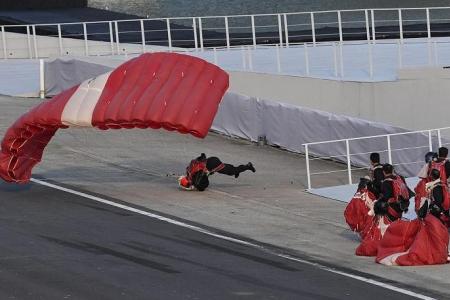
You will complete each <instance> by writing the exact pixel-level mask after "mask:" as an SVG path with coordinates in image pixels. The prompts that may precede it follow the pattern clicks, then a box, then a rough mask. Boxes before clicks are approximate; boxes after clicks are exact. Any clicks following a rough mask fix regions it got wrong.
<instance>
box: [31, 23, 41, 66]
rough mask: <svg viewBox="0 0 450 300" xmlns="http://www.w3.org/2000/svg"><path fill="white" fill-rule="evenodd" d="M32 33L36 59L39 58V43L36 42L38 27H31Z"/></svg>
mask: <svg viewBox="0 0 450 300" xmlns="http://www.w3.org/2000/svg"><path fill="white" fill-rule="evenodd" d="M31 29H32V32H33V45H34V57H35V58H38V57H39V52H38V47H37V41H36V26H35V25H32V26H31Z"/></svg>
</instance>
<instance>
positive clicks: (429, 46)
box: [427, 39, 433, 66]
mask: <svg viewBox="0 0 450 300" xmlns="http://www.w3.org/2000/svg"><path fill="white" fill-rule="evenodd" d="M432 46H433V44H432V43H431V40H429V39H428V40H427V49H428V51H427V52H428V65H429V66H431V65H433V47H432Z"/></svg>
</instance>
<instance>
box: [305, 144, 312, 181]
mask: <svg viewBox="0 0 450 300" xmlns="http://www.w3.org/2000/svg"><path fill="white" fill-rule="evenodd" d="M305 161H306V177H307V178H308V190H310V189H311V173H310V171H309V148H308V144H306V145H305Z"/></svg>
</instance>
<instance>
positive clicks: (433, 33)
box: [0, 7, 450, 58]
mask: <svg viewBox="0 0 450 300" xmlns="http://www.w3.org/2000/svg"><path fill="white" fill-rule="evenodd" d="M448 23H450V7H429V8H400V9H398V8H383V9H356V10H334V11H316V12H292V13H279V14H255V15H231V16H205V17H180V18H159V19H133V20H117V21H103V22H82V23H61V24H34V25H3V26H0V31H1V41H2V42H1V48H0V49H2V51H0V52H1V54H2V55H3V58H10V57H12V58H13V57H16V55H18V54H16V52H21V55H27V56H28V57H29V58H33V57H42V54H41V50H43V51H44V52H45V51H47V50H48V48H52V52H54V53H55V54H59V55H64V54H66V53H67V52H72V51H74V49H73V47H76V48H77V52H82V53H84V54H85V55H97V54H95V52H97V53H99V52H102V53H104V54H109V55H114V54H123V53H124V49H123V47H122V44H134V45H135V47H134V49H133V50H137V49H140V51H142V52H145V51H146V48H147V46H149V45H159V46H166V47H169V49H172V47H190V48H193V49H196V50H198V49H200V50H203V49H205V48H213V47H225V48H227V49H229V48H232V47H236V46H238V47H240V46H242V45H247V46H253V47H256V46H257V45H267V44H272V45H279V46H281V47H289V46H291V45H293V44H298V43H301V44H303V43H305V42H307V43H311V44H312V45H313V46H315V45H316V43H317V42H319V41H335V42H340V43H342V42H344V41H349V40H356V39H358V40H365V41H366V42H371V43H376V42H377V41H378V40H382V39H385V38H386V37H388V38H391V39H399V40H400V43H403V40H404V39H405V38H408V37H425V38H428V39H431V38H433V37H441V36H449V35H450V27H449V26H448V25H446V24H448ZM14 33H16V34H20V35H14ZM44 35H45V36H46V37H53V38H54V39H53V40H52V41H50V40H48V41H47V43H46V45H42V43H41V42H42V41H41V38H38V36H44ZM64 38H70V39H73V40H78V41H81V43H76V45H73V44H71V45H69V44H66V42H65V40H64ZM98 41H103V42H98ZM99 43H100V44H99ZM45 48H47V49H45ZM93 48H94V49H93ZM99 48H100V49H99ZM100 50H101V51H100Z"/></svg>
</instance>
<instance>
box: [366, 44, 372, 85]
mask: <svg viewBox="0 0 450 300" xmlns="http://www.w3.org/2000/svg"><path fill="white" fill-rule="evenodd" d="M367 47H369V76H370V79H373V53H372V47H373V45H372V44H371V43H369V44H367Z"/></svg>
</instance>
